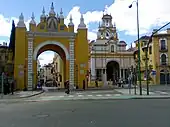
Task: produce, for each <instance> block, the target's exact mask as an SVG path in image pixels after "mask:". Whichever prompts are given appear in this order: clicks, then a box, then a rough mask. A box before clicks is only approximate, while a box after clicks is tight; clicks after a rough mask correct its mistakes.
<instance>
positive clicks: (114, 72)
mask: <svg viewBox="0 0 170 127" xmlns="http://www.w3.org/2000/svg"><path fill="white" fill-rule="evenodd" d="M106 73H107V81H109V80H111V81H113V82H114V83H115V81H118V79H119V63H118V62H116V61H110V62H108V63H107V66H106Z"/></svg>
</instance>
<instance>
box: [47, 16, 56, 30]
mask: <svg viewBox="0 0 170 127" xmlns="http://www.w3.org/2000/svg"><path fill="white" fill-rule="evenodd" d="M48 28H49V29H50V30H57V20H56V19H55V18H50V19H49V20H48Z"/></svg>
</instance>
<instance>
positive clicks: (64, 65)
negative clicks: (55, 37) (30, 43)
mask: <svg viewBox="0 0 170 127" xmlns="http://www.w3.org/2000/svg"><path fill="white" fill-rule="evenodd" d="M59 44H60V43H58V42H50V41H49V42H48V41H47V42H44V43H41V44H39V45H37V47H36V49H35V50H34V55H33V59H34V61H33V73H34V79H33V80H34V83H35V84H37V83H38V79H37V77H38V73H37V69H38V68H37V60H38V56H39V55H40V54H41V53H43V52H45V51H53V52H55V54H54V59H53V60H52V61H51V63H49V65H47V67H46V70H45V71H47V72H48V74H47V72H46V74H44V82H45V83H47V82H48V80H52V81H51V82H53V83H52V84H59V85H60V87H61V88H64V81H66V80H68V79H69V77H68V74H69V73H67V70H68V58H69V57H68V55H69V54H68V51H67V49H66V48H64V47H62V46H63V45H62V46H60V45H59ZM44 59H45V58H44ZM49 73H50V74H49ZM49 75H50V76H51V77H50V76H49ZM49 77H50V78H49ZM61 78H62V79H61Z"/></svg>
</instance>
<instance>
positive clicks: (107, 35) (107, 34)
mask: <svg viewBox="0 0 170 127" xmlns="http://www.w3.org/2000/svg"><path fill="white" fill-rule="evenodd" d="M105 34H106V35H105V37H106V38H107V39H109V38H110V32H109V31H106V33H105Z"/></svg>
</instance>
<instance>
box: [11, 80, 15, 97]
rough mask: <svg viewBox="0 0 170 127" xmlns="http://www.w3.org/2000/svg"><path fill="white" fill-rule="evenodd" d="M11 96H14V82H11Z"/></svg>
mask: <svg viewBox="0 0 170 127" xmlns="http://www.w3.org/2000/svg"><path fill="white" fill-rule="evenodd" d="M11 94H12V95H13V94H14V80H13V81H12V82H11Z"/></svg>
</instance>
